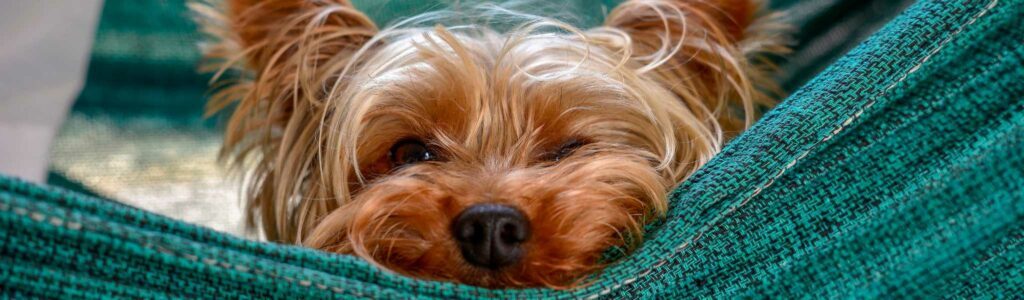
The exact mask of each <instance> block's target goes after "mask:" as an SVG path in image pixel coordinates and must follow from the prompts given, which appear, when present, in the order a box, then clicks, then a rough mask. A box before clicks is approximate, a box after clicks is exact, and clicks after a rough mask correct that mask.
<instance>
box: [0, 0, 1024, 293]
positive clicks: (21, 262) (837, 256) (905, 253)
mask: <svg viewBox="0 0 1024 300" xmlns="http://www.w3.org/2000/svg"><path fill="white" fill-rule="evenodd" d="M1021 41H1024V1H1022V0H978V1H973V0H972V1H957V2H956V3H950V2H948V1H938V0H934V1H933V0H925V1H920V2H918V3H916V4H914V5H912V6H911V7H910V8H908V10H907V11H905V12H904V13H903V14H901V15H900V16H898V17H897V18H896V19H894V20H893V21H892V22H890V23H889V24H888V25H886V26H885V27H884V28H883V29H881V30H880V31H879V32H878V33H876V34H874V35H872V36H871V37H870V38H868V40H867V41H865V42H864V43H862V44H861V45H860V46H858V47H857V48H855V49H854V50H852V51H851V52H850V53H849V54H847V55H846V56H844V57H843V58H842V59H840V60H839V61H837V62H836V63H834V64H833V65H832V66H830V67H829V68H827V69H826V70H825V71H824V72H823V73H821V74H820V75H818V76H817V77H815V78H814V79H813V80H811V81H810V82H809V83H808V84H807V85H805V86H804V87H803V88H800V89H799V90H797V91H796V92H795V93H793V95H792V96H791V97H789V98H788V99H787V100H786V101H784V102H783V103H782V104H781V105H780V106H779V107H777V108H776V109H774V110H772V111H771V112H769V113H768V114H767V115H766V116H765V117H764V118H763V119H762V120H761V121H760V122H758V123H757V124H756V125H755V126H754V127H753V128H752V129H750V130H749V131H747V132H746V133H745V134H743V135H742V136H740V137H739V138H737V139H736V140H735V141H733V142H732V143H730V144H729V145H728V146H727V147H726V149H725V150H724V151H723V152H722V154H721V155H719V156H717V157H716V158H715V159H714V160H712V161H711V162H710V163H708V164H707V165H706V166H705V167H703V168H702V169H701V170H700V171H698V172H697V173H696V174H695V175H694V176H693V177H691V178H690V179H689V180H687V181H686V182H684V183H683V184H682V185H681V186H680V187H679V188H677V189H676V190H675V192H674V193H672V195H671V199H670V200H671V201H670V202H671V207H670V211H669V214H668V216H667V218H666V219H665V220H664V221H663V222H661V223H660V224H657V226H653V227H652V229H651V230H650V233H649V235H648V237H649V239H648V240H647V241H646V242H645V243H644V244H643V245H642V246H641V247H640V248H639V249H638V250H637V252H636V253H634V254H633V255H631V256H629V257H627V258H624V259H623V260H621V261H619V262H618V263H616V264H615V265H613V266H611V267H610V268H608V269H607V270H605V271H604V272H603V273H601V274H599V275H596V277H595V278H594V282H593V284H591V285H589V286H587V287H583V288H580V289H577V290H573V291H552V290H547V289H527V290H486V289H480V288H475V287H469V286H463V285H457V284H450V283H438V282H429V281H420V280H414V279H409V278H405V277H401V276H397V275H393V274H391V273H388V272H386V271H382V270H379V269H377V268H374V267H372V266H369V265H368V264H366V263H365V262H362V261H360V260H358V259H355V258H353V257H349V256H341V255H330V254H324V253H320V252H317V251H313V250H309V249H303V248H299V247H293V246H283V245H275V244H269V243H259V242H252V241H247V240H244V239H240V238H236V237H233V236H230V235H226V234H223V233H219V232H215V231H212V230H209V229H205V228H202V227H197V226H194V225H190V224H186V223H182V222H178V221H174V220H171V219H168V218H165V217H162V216H159V215H156V214H152V213H147V212H143V211H141V210H138V209H135V208H131V207H128V206H125V205H122V204H118V203H115V202H112V201H107V200H103V199H99V198H93V197H89V196H85V195H81V194H78V193H75V192H69V191H66V190H61V189H57V188H48V187H40V186H35V185H31V184H27V183H24V182H20V181H17V180H13V179H9V178H0V287H2V292H3V293H4V294H5V295H8V296H13V297H19V298H20V297H26V296H41V297H74V298H108V297H115V296H119V297H128V298H162V297H183V298H196V297H203V298H206V297H210V298H236V297H283V298H303V297H308V298H332V297H336V298H421V297H422V298H431V297H440V298H453V297H459V298H463V297H464V298H489V297H513V298H535V297H551V298H597V297H604V298H611V299H618V298H677V297H740V296H767V297H795V296H803V297H808V298H821V297H825V298H836V297H856V298H859V297H885V298H889V297H906V298H921V297H935V296H942V297H953V298H956V297H968V298H975V297H983V298H988V297H1012V296H1020V295H1022V294H1024V274H1022V272H1024V268H1021V267H1020V266H1022V265H1024V248H1022V245H1021V242H1022V241H1024V201H1022V200H1024V100H1022V99H1024V83H1022V82H1021V78H1024V68H1022V67H1021V66H1022V65H1024V44H1022V43H1021Z"/></svg>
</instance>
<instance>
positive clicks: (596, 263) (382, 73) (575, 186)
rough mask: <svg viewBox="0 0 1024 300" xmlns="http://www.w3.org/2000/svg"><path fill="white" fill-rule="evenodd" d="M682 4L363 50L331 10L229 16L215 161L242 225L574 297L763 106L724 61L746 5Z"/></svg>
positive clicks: (422, 33) (251, 9)
mask: <svg viewBox="0 0 1024 300" xmlns="http://www.w3.org/2000/svg"><path fill="white" fill-rule="evenodd" d="M690 2H691V1H637V2H627V3H625V4H623V5H622V6H621V7H619V8H618V9H616V10H615V11H613V12H612V14H611V15H610V16H609V18H608V22H607V23H608V24H609V26H607V27H601V28H596V29H592V30H589V31H586V32H582V31H577V30H576V29H573V28H571V27H568V26H565V25H561V24H558V23H552V24H554V25H553V26H555V27H558V28H560V29H563V31H562V32H563V33H550V32H549V33H541V32H539V31H537V30H535V29H536V28H535V27H537V26H539V25H543V24H541V23H531V24H528V25H527V26H525V27H522V28H520V29H517V30H512V31H510V32H496V31H494V30H491V29H488V28H486V27H471V28H468V29H466V28H461V29H446V28H442V27H434V28H431V27H425V28H402V29H392V30H386V31H384V32H377V30H376V28H375V27H374V25H373V24H372V22H370V21H369V20H368V19H367V18H366V17H365V16H363V15H362V14H361V13H359V12H358V11H356V10H355V9H354V8H352V7H351V5H349V4H348V3H347V2H345V1H340V2H337V3H334V2H331V1H309V2H307V1H299V0H291V1H265V2H259V1H234V2H230V3H229V6H228V17H227V18H226V21H227V23H228V24H227V28H228V29H230V33H225V32H216V33H217V34H219V35H221V36H224V35H228V36H227V37H226V38H225V43H223V44H221V45H220V46H219V47H215V48H211V49H210V50H209V51H208V52H209V53H212V54H213V55H214V56H217V55H220V56H222V57H223V58H228V59H229V60H234V59H232V58H243V59H245V60H246V61H247V63H246V65H245V67H246V68H248V69H250V70H251V72H252V74H253V75H254V77H253V78H252V81H251V82H243V83H242V84H239V85H236V86H234V87H231V88H227V89H225V90H224V91H222V92H221V94H220V97H221V99H223V100H222V101H221V102H217V101H215V102H213V103H214V106H217V103H224V102H223V101H229V100H239V99H240V102H239V105H238V107H237V108H236V112H235V114H234V116H233V117H232V121H231V124H229V128H228V133H227V136H226V139H227V140H226V143H227V145H226V148H225V149H228V150H229V151H237V152H236V153H235V154H237V157H239V158H238V159H239V160H245V157H246V156H248V154H255V155H254V156H255V157H256V158H254V159H253V160H255V161H256V166H255V168H254V169H255V170H256V171H254V174H255V175H256V176H255V180H253V184H252V187H251V188H250V197H251V202H250V209H251V216H252V217H253V218H254V219H253V220H254V223H256V222H258V223H260V224H261V225H262V226H263V229H264V232H265V233H266V234H267V236H268V237H269V238H271V239H274V240H280V241H285V242H296V243H302V244H305V245H307V246H310V247H315V248H319V249H324V250H327V251H332V252H339V253H348V254H356V255H359V256H361V257H363V258H365V259H367V260H369V261H371V262H374V263H377V264H379V265H382V266H384V267H386V268H389V269H391V270H395V271H398V272H401V273H405V274H409V275H414V276H418V277H424V278H433V279H446V280H454V281H459V282H463V283H469V284H475V285H483V286H492V287H493V286H537V285H546V286H551V287H566V286H571V285H573V284H575V283H578V282H580V281H579V280H580V279H581V278H582V275H585V274H588V273H590V272H592V271H594V270H596V269H598V268H600V267H602V266H603V265H604V264H605V263H606V262H604V261H602V260H601V258H602V254H603V253H605V252H606V251H607V250H608V249H609V248H611V247H622V248H623V249H626V250H628V249H631V248H632V247H633V246H634V244H635V243H629V242H627V241H633V242H636V241H639V240H640V238H641V235H642V230H641V229H642V227H643V226H644V225H645V224H646V223H647V222H648V221H650V220H652V219H654V218H656V217H657V216H658V215H659V214H661V213H663V212H664V211H665V210H666V208H667V203H666V197H665V196H666V192H667V191H668V189H669V188H671V187H672V186H673V185H674V184H676V183H677V182H678V181H679V180H681V179H683V178H685V177H686V176H687V175H689V174H690V173H691V172H692V171H693V170H695V169H696V168H697V167H699V166H700V165H701V164H703V163H704V162H706V161H707V160H708V159H709V158H710V157H711V156H712V155H714V154H715V153H716V152H717V151H718V150H719V148H720V145H721V143H722V141H723V139H724V137H723V131H728V130H737V129H738V128H737V127H741V125H739V126H738V125H737V124H741V123H742V122H741V121H740V120H738V117H737V114H733V113H730V112H729V111H730V110H735V109H736V108H737V107H738V108H739V109H740V110H743V111H744V113H745V114H746V115H748V116H749V115H751V114H752V107H753V105H754V103H755V102H758V101H762V100H763V98H764V97H763V95H761V94H760V93H759V92H758V90H757V88H756V87H755V84H754V83H752V82H751V80H752V79H751V78H752V76H751V74H752V72H753V71H751V70H748V69H750V67H749V65H748V64H749V63H748V61H747V58H746V55H748V53H746V52H744V51H742V50H741V49H740V47H739V45H740V44H739V41H740V40H741V38H742V37H743V31H744V30H743V29H744V28H745V27H746V25H748V24H749V23H750V19H751V16H752V12H753V5H752V4H751V3H748V2H746V1H721V2H722V3H724V4H721V5H719V6H711V5H709V4H699V5H698V4H693V3H690ZM694 3H696V2H694ZM701 3H704V2H701ZM741 4H745V6H744V5H741ZM198 10H200V11H201V10H203V9H202V8H201V7H200V8H199V9H198ZM708 11H712V12H714V13H708ZM737 18H739V20H740V21H736V20H737ZM724 20H727V21H724ZM211 28H216V27H211ZM696 32H702V33H703V34H704V36H703V38H700V39H697V38H690V39H691V40H687V37H686V35H687V34H693V33H696ZM233 43H234V44H233ZM214 108H215V109H216V108H217V107H214ZM739 115H742V114H739ZM748 120H749V119H748ZM256 218H258V220H257V219H256Z"/></svg>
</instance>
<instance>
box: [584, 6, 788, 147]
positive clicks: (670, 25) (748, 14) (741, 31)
mask: <svg viewBox="0 0 1024 300" xmlns="http://www.w3.org/2000/svg"><path fill="white" fill-rule="evenodd" d="M760 10H761V3H760V1H757V0H629V1H626V2H623V3H621V4H620V5H619V6H618V7H616V8H615V9H614V10H613V11H612V12H611V13H610V14H609V15H608V17H607V18H606V20H605V27H604V28H605V29H603V30H604V31H601V32H606V33H612V34H611V35H605V36H606V37H607V36H618V38H615V40H618V41H619V42H612V43H608V44H609V45H613V48H614V49H613V50H616V51H621V52H623V53H629V55H631V60H633V61H635V62H637V65H638V66H641V67H639V68H640V69H639V71H640V72H641V73H649V74H651V75H650V76H652V77H654V78H655V79H656V80H658V81H660V82H661V83H662V85H663V86H666V87H668V88H670V89H671V90H672V92H673V93H675V94H676V95H677V96H678V97H679V98H680V99H681V100H682V101H683V102H685V103H686V105H687V106H689V107H690V109H691V111H694V112H695V113H696V114H698V115H697V116H698V117H700V118H701V119H704V120H706V119H712V120H715V119H717V121H718V124H714V125H713V126H716V127H720V128H721V129H723V130H725V131H739V130H742V129H743V128H744V127H745V126H748V125H750V124H751V123H752V122H753V120H754V118H755V117H756V114H757V109H756V106H759V105H762V106H770V105H771V104H772V102H773V101H772V100H771V97H768V96H767V95H766V94H765V91H766V90H768V91H774V87H773V86H774V85H773V84H772V83H771V81H770V80H769V78H768V76H767V74H766V73H765V67H764V66H762V65H760V64H759V57H758V56H759V55H762V54H767V53H782V52H785V51H786V48H785V47H784V46H783V42H784V41H782V39H781V38H780V37H781V36H782V35H780V34H774V32H764V31H766V30H768V31H771V30H775V31H782V30H783V29H781V28H782V27H780V26H769V25H763V24H765V23H767V24H771V23H772V22H762V20H761V19H760V18H761V16H760V15H759V13H760ZM615 47H618V48H615ZM701 111H703V112H701Z"/></svg>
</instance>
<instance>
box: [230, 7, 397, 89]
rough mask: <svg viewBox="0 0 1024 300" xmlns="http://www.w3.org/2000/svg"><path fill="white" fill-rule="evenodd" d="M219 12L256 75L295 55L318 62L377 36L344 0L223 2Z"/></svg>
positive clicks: (369, 21) (360, 13)
mask: <svg viewBox="0 0 1024 300" xmlns="http://www.w3.org/2000/svg"><path fill="white" fill-rule="evenodd" d="M225 13H226V14H227V16H226V17H227V24H226V25H227V26H228V27H229V30H231V31H232V32H233V33H234V37H235V38H236V39H237V42H238V44H239V46H240V48H241V49H242V50H243V51H244V52H245V56H246V60H247V64H248V66H249V67H250V68H252V69H254V70H257V71H258V70H261V69H263V68H265V67H267V66H269V65H273V64H275V63H276V62H279V61H284V60H288V59H290V58H291V57H290V56H293V55H296V53H298V52H299V51H300V50H302V51H307V50H308V51H307V53H316V55H317V56H318V57H319V59H329V58H331V57H332V56H334V55H339V54H340V55H344V54H345V53H344V52H346V51H347V52H354V50H356V49H359V47H361V46H362V45H363V43H365V42H366V41H368V40H369V39H370V38H371V37H373V35H374V34H375V33H376V32H377V26H376V25H374V23H373V21H372V20H370V18H369V17H367V16H366V15H365V14H363V13H362V12H360V11H359V10H357V9H356V8H355V7H353V6H352V3H351V2H349V0H228V1H227V7H226V11H225ZM311 48H312V49H311ZM348 54H351V53H348Z"/></svg>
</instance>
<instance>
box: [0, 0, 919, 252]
mask: <svg viewBox="0 0 1024 300" xmlns="http://www.w3.org/2000/svg"><path fill="white" fill-rule="evenodd" d="M353 2H354V3H355V5H356V6H357V7H358V8H360V9H361V10H363V11H364V12H366V13H367V14H368V15H370V17H371V18H373V19H374V20H375V21H377V23H378V24H380V25H382V27H383V25H384V24H388V23H391V22H393V21H394V20H397V19H399V18H401V17H406V16H411V15H415V14H417V13H421V12H425V11H430V10H434V9H438V8H441V7H444V6H446V5H447V4H450V3H453V2H454V0H448V1H444V0H434V1H413V0H404V1H403V0H390V1H375V0H362V1H360V0H356V1H353ZM462 2H465V1H462ZM618 2H619V0H571V1H562V2H557V3H556V4H555V5H553V6H552V7H553V8H554V9H555V11H557V12H558V15H560V16H562V17H563V18H564V19H566V20H567V21H569V22H570V23H573V24H574V25H577V26H580V27H584V28H586V27H590V26H594V25H597V24H600V22H601V20H602V18H603V16H604V14H605V13H606V12H607V11H609V10H610V9H611V8H612V7H614V5H615V4H616V3H618ZM912 2H913V1H912V0H894V1H885V0H803V1H800V0H780V1H771V2H770V6H772V7H773V8H775V9H780V10H784V11H786V12H787V14H788V19H789V22H790V23H791V24H792V25H793V26H794V30H795V31H794V41H793V49H794V53H793V54H791V55H789V56H787V57H786V58H785V59H780V60H779V63H780V68H781V70H780V72H779V76H778V80H779V82H780V83H782V85H783V87H784V88H785V89H786V90H787V91H792V90H793V89H796V88H798V87H799V86H801V85H802V84H804V83H805V82H806V81H807V80H808V79H810V78H812V77H813V76H814V74H817V73H818V72H820V71H821V70H822V69H824V68H825V67H827V66H828V65H829V64H830V63H831V62H832V61H834V60H835V59H836V58H838V57H839V56H841V55H842V54H843V53H845V52H846V51H847V50H849V49H850V48H852V47H853V46H855V45H856V44H857V43H859V42H860V41H861V40H863V39H864V38H866V37H867V36H868V35H870V34H871V33H873V32H875V31H876V30H877V29H878V28H879V27H880V26H881V25H883V24H885V22H886V21H888V20H889V19H891V18H892V17H894V16H895V15H896V14H898V13H899V12H900V11H902V10H903V9H904V8H906V7H907V6H908V5H909V4H911V3H912ZM185 3H186V1H185V0H106V1H100V0H63V1H58V0H54V1H28V0H25V1H20V0H18V1H2V2H0V37H2V38H3V39H4V40H5V42H4V43H2V44H0V174H3V175H6V176H15V177H21V178H24V179H26V180H30V181H35V182H40V183H47V184H50V185H55V186H60V187H64V188H68V189H72V190H76V191H79V192H83V193H87V194H91V195H95V196H100V197H103V198H108V199H112V200H114V201H120V202H124V203H127V204H129V205H132V206H136V207H140V208H142V209H146V210H150V211H154V212H157V213H160V214H164V215H168V216H170V217H173V218H176V219H180V220H184V221H187V222H192V223H197V224H201V225H204V226H208V227H211V228H214V229H216V230H220V231H224V232H229V233H233V234H238V235H246V233H245V231H244V228H243V227H242V220H243V218H242V214H241V211H242V209H241V207H242V203H241V201H240V199H239V195H240V192H241V190H240V179H239V178H238V176H232V175H231V174H229V173H228V172H227V170H226V169H225V168H224V167H223V165H222V164H220V163H219V162H218V161H217V152H218V150H219V147H220V141H221V133H220V129H219V128H220V126H222V125H223V123H224V117H223V116H214V117H211V118H203V117H202V115H203V106H204V103H205V99H206V96H208V93H207V91H208V89H207V85H208V82H209V74H199V73H197V72H196V69H197V64H198V61H199V59H200V54H199V52H198V48H197V44H198V42H199V41H200V40H202V36H200V35H199V34H198V32H197V31H196V25H195V24H194V23H193V22H192V19H191V17H190V16H189V13H188V11H187V9H186V7H185ZM552 7H548V8H547V9H549V10H550V9H552ZM548 12H549V13H550V12H551V11H548ZM533 13H538V14H545V12H533ZM547 15H550V14H547Z"/></svg>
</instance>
